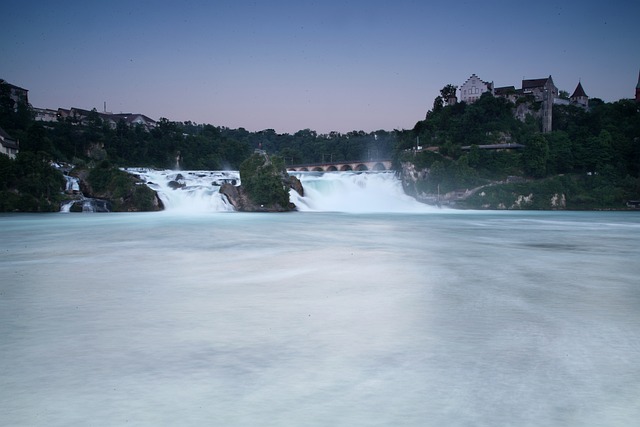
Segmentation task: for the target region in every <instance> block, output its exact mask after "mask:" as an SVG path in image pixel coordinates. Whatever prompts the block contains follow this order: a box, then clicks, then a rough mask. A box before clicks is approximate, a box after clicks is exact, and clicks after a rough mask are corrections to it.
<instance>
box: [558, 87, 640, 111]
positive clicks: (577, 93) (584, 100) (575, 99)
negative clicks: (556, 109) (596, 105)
mask: <svg viewBox="0 0 640 427" xmlns="http://www.w3.org/2000/svg"><path fill="white" fill-rule="evenodd" d="M637 92H638V89H636V93H637ZM569 99H570V100H571V103H573V104H576V105H579V106H581V107H583V108H588V107H589V97H588V96H587V94H586V93H585V92H584V89H583V88H582V83H581V82H578V86H576V90H574V91H573V95H571V97H570V98H569Z"/></svg>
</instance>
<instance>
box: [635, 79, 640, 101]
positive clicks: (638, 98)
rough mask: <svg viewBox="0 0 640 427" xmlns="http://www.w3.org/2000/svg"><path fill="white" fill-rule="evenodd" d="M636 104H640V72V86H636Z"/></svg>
mask: <svg viewBox="0 0 640 427" xmlns="http://www.w3.org/2000/svg"><path fill="white" fill-rule="evenodd" d="M636 102H640V71H639V72H638V84H637V85H636Z"/></svg>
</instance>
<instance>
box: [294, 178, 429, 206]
mask: <svg viewBox="0 0 640 427" xmlns="http://www.w3.org/2000/svg"><path fill="white" fill-rule="evenodd" d="M289 173H290V174H292V175H294V176H296V177H297V178H298V179H299V180H300V182H301V183H302V186H303V188H304V194H305V196H304V197H300V196H299V195H298V193H296V192H295V191H291V201H292V202H293V203H295V205H296V206H297V207H298V210H299V211H316V212H323V211H324V212H327V211H331V212H353V213H385V212H388V213H401V212H406V213H410V212H429V211H435V210H438V208H434V207H432V206H429V205H425V204H423V203H420V202H418V201H416V200H415V199H414V198H413V197H410V196H408V195H406V194H405V192H404V190H403V189H402V183H401V182H400V180H399V179H398V177H397V176H396V175H395V173H394V172H355V171H352V172H328V173H323V172H289Z"/></svg>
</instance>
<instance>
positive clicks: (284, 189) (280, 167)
mask: <svg viewBox="0 0 640 427" xmlns="http://www.w3.org/2000/svg"><path fill="white" fill-rule="evenodd" d="M286 177H287V173H286V170H285V168H284V161H283V159H282V158H279V157H270V156H267V155H266V154H259V153H255V154H253V155H252V156H251V157H249V158H248V159H247V160H245V161H244V162H242V164H241V165H240V181H241V182H242V187H244V189H245V190H246V191H247V194H248V195H249V197H250V198H251V200H252V201H253V202H254V203H255V204H258V205H265V206H274V205H278V206H280V207H283V208H286V207H287V206H289V188H288V186H287V185H285V179H286Z"/></svg>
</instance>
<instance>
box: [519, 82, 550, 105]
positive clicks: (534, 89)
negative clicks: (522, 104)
mask: <svg viewBox="0 0 640 427" xmlns="http://www.w3.org/2000/svg"><path fill="white" fill-rule="evenodd" d="M522 94H523V95H525V96H526V95H532V96H533V98H534V99H535V100H536V101H544V100H548V99H551V101H552V102H553V99H554V98H557V97H558V88H557V87H556V85H555V84H554V83H553V79H552V78H551V76H549V77H547V78H546V79H532V80H523V81H522Z"/></svg>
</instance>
